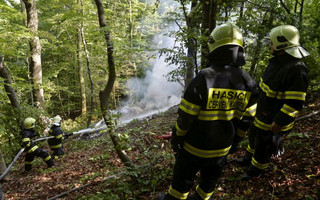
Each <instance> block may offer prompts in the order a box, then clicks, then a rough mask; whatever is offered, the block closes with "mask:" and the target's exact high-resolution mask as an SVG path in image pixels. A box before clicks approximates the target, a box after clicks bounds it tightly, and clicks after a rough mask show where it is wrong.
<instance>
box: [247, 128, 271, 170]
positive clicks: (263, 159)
mask: <svg viewBox="0 0 320 200" xmlns="http://www.w3.org/2000/svg"><path fill="white" fill-rule="evenodd" d="M249 134H250V135H249V146H248V148H247V151H249V152H250V153H252V154H253V156H252V159H251V163H250V167H249V170H250V169H254V170H257V169H258V170H261V171H262V170H263V169H265V168H267V167H268V164H269V163H270V158H271V156H272V154H273V152H274V150H275V146H274V144H273V142H272V136H273V133H272V132H271V131H266V130H262V129H259V128H257V127H255V126H252V127H251V128H250V131H249Z"/></svg>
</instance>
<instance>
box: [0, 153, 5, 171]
mask: <svg viewBox="0 0 320 200" xmlns="http://www.w3.org/2000/svg"><path fill="white" fill-rule="evenodd" d="M6 169H7V165H6V163H5V162H4V158H3V155H2V152H1V149H0V174H2V173H3V172H4V171H6Z"/></svg>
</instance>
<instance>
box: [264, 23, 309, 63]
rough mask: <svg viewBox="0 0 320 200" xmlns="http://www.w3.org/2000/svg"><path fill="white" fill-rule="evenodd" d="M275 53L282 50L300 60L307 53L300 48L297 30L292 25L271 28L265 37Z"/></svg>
mask: <svg viewBox="0 0 320 200" xmlns="http://www.w3.org/2000/svg"><path fill="white" fill-rule="evenodd" d="M267 39H270V40H271V42H272V44H273V47H274V49H275V50H276V51H279V50H284V51H286V52H287V53H288V54H290V55H292V56H293V57H296V58H302V57H306V56H308V55H309V53H308V52H307V51H306V50H305V49H303V48H302V47H301V46H300V42H299V40H300V33H299V30H298V29H297V28H296V27H294V26H292V25H280V26H277V27H275V28H273V29H272V30H271V32H270V34H269V36H268V37H267Z"/></svg>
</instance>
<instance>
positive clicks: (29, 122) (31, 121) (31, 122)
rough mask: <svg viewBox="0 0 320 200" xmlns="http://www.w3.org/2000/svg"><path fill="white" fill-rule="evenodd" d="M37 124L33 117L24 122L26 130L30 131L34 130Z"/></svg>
mask: <svg viewBox="0 0 320 200" xmlns="http://www.w3.org/2000/svg"><path fill="white" fill-rule="evenodd" d="M35 123H36V120H35V119H34V118H32V117H28V118H26V119H25V120H24V128H25V129H30V128H34V126H35Z"/></svg>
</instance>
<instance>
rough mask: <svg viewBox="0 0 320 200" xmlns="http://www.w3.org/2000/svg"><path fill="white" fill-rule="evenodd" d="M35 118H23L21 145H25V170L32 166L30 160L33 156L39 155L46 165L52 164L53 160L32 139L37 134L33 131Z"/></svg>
mask: <svg viewBox="0 0 320 200" xmlns="http://www.w3.org/2000/svg"><path fill="white" fill-rule="evenodd" d="M35 122H36V120H35V119H34V118H32V117H28V118H26V119H25V120H24V129H23V131H22V141H21V146H22V147H25V150H24V151H25V152H26V157H25V171H30V170H31V168H32V161H33V160H34V158H35V157H36V156H37V157H41V158H42V159H43V160H44V161H45V162H46V164H47V166H48V167H52V166H54V161H53V159H52V158H51V156H50V155H49V154H48V153H47V152H46V151H45V150H43V149H41V148H39V147H38V146H37V145H36V144H35V143H34V142H33V141H32V139H34V138H35V137H37V136H38V134H37V133H35V131H34V127H35Z"/></svg>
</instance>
